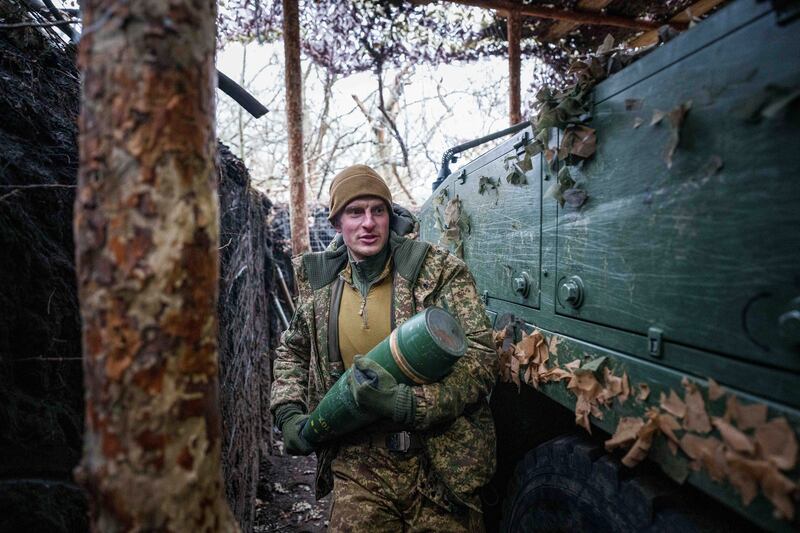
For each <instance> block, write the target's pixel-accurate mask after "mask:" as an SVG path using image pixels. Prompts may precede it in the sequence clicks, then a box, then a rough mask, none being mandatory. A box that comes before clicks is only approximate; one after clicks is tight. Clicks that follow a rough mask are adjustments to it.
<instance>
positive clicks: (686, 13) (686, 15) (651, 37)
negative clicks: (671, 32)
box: [627, 0, 727, 48]
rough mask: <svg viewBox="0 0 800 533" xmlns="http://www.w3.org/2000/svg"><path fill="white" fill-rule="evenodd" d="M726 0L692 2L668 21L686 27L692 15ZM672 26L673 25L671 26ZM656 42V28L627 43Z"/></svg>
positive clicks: (701, 12)
mask: <svg viewBox="0 0 800 533" xmlns="http://www.w3.org/2000/svg"><path fill="white" fill-rule="evenodd" d="M726 1H727V0H700V1H699V2H696V3H694V4H692V5H691V6H689V7H687V8H686V9H684V10H683V11H681V12H680V13H678V14H677V15H675V16H674V17H672V18H671V19H670V23H680V24H685V25H686V26H687V27H688V25H689V22H691V21H692V18H694V17H702V16H703V15H705V14H706V13H708V12H709V11H711V10H712V9H714V8H715V7H717V6H718V5H721V4H723V3H725V2H726ZM673 27H674V26H673ZM657 42H658V30H657V29H656V30H650V31H647V32H645V33H643V34H641V35H639V36H638V37H634V38H633V39H632V40H630V41H628V43H627V45H628V47H630V48H639V47H641V46H650V45H651V44H656V43H657Z"/></svg>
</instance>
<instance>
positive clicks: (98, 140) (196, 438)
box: [74, 0, 239, 532]
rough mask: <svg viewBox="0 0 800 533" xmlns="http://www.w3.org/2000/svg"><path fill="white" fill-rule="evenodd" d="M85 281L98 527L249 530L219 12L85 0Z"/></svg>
mask: <svg viewBox="0 0 800 533" xmlns="http://www.w3.org/2000/svg"><path fill="white" fill-rule="evenodd" d="M81 6H82V8H83V15H84V28H91V30H89V29H87V30H86V31H85V32H84V33H83V37H82V39H81V42H80V56H79V61H80V66H81V70H82V78H83V83H82V86H81V91H82V92H81V115H80V119H79V133H80V142H79V145H80V170H79V174H78V191H77V195H76V200H75V224H74V232H75V254H76V263H77V264H76V274H77V278H78V293H79V298H80V310H81V321H82V324H83V326H82V334H83V337H82V341H83V342H82V345H83V370H84V372H83V375H84V383H85V387H86V396H85V398H86V411H85V412H86V420H85V424H86V430H85V433H84V454H83V460H82V461H81V464H80V466H79V467H78V468H77V469H76V470H75V477H76V479H77V480H78V481H79V482H80V483H81V485H83V487H84V488H85V489H86V493H87V495H88V499H89V508H90V513H91V519H90V520H91V530H92V531H225V532H228V531H238V530H239V528H238V525H237V524H236V522H235V520H234V517H233V514H232V513H231V510H230V508H229V507H228V504H227V502H226V500H225V492H224V484H223V479H222V471H221V465H220V462H221V461H220V455H221V447H222V438H221V424H220V410H219V402H218V395H219V384H218V378H219V367H218V362H217V360H218V357H217V328H218V323H217V293H218V288H219V266H218V265H219V260H218V252H217V250H218V248H219V206H218V200H217V191H216V187H217V176H216V172H215V169H214V159H215V157H214V155H215V150H216V146H217V139H216V133H215V131H214V122H215V121H214V87H215V84H216V79H215V76H214V56H215V49H216V46H215V44H216V43H215V35H216V28H215V19H216V3H215V2H208V1H206V2H197V1H193V0H171V1H170V2H163V1H162V0H139V1H137V2H128V3H124V4H123V3H121V2H116V1H109V0H84V1H83V2H81Z"/></svg>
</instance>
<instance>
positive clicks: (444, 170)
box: [433, 120, 530, 191]
mask: <svg viewBox="0 0 800 533" xmlns="http://www.w3.org/2000/svg"><path fill="white" fill-rule="evenodd" d="M529 125H530V122H529V121H527V120H526V121H524V122H520V123H519V124H514V125H513V126H511V127H509V128H506V129H504V130H500V131H496V132H494V133H490V134H489V135H485V136H483V137H480V138H478V139H474V140H472V141H469V142H465V143H464V144H459V145H458V146H454V147H452V148H449V149H448V150H447V151H445V153H444V154H443V155H442V166H441V167H439V175H438V176H437V177H436V181H434V182H433V190H434V191H435V190H436V189H438V188H439V185H441V184H442V182H443V181H444V180H446V179H447V176H449V175H450V163H455V162H456V161H457V160H458V158H457V157H455V155H456V154H460V153H461V152H463V151H465V150H469V149H470V148H475V147H476V146H478V145H481V144H483V143H486V142H489V141H493V140H495V139H499V138H500V137H505V136H506V135H512V134H514V133H517V132H518V131H520V130H523V129H525V128H526V127H528V126H529Z"/></svg>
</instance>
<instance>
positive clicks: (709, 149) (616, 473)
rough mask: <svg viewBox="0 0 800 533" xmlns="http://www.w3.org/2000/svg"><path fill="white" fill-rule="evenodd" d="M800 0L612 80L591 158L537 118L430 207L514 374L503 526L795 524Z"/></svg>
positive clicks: (505, 405) (691, 37) (732, 18)
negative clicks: (473, 284)
mask: <svg viewBox="0 0 800 533" xmlns="http://www.w3.org/2000/svg"><path fill="white" fill-rule="evenodd" d="M797 15H798V4H797V3H792V2H788V3H785V2H772V3H770V2H757V1H755V0H739V1H736V2H733V3H732V4H730V5H728V6H726V7H724V8H722V9H721V10H720V11H718V12H717V13H715V14H714V15H713V16H711V17H709V18H708V19H707V20H705V21H703V22H701V23H699V24H697V25H696V26H695V27H694V28H692V29H690V30H689V31H687V32H686V33H684V34H682V35H680V36H678V37H677V38H675V39H673V40H671V41H670V42H668V43H666V44H665V45H663V46H661V47H659V48H657V49H655V50H653V51H652V52H651V53H649V54H648V55H646V56H644V57H642V58H641V59H639V60H638V61H636V62H634V63H632V64H631V65H630V66H628V67H626V68H624V69H622V70H621V71H619V72H618V73H616V74H614V75H612V76H610V77H608V78H607V79H605V80H604V81H602V82H601V83H599V84H597V85H596V86H595V87H594V89H593V92H592V95H591V97H592V99H591V103H590V105H589V115H588V116H587V117H584V120H583V121H582V124H583V125H584V126H586V127H589V128H592V129H594V134H595V138H596V150H595V151H594V153H593V154H591V156H589V157H586V158H585V159H582V160H581V161H580V162H579V164H570V163H575V160H574V159H575V158H572V161H570V159H571V155H570V153H569V147H567V150H566V153H565V152H563V150H564V144H565V142H567V141H565V136H566V134H565V131H566V130H565V129H558V128H555V129H552V130H548V135H541V131H537V130H536V127H535V124H530V123H529V124H527V125H522V126H519V127H517V128H513V129H511V130H510V131H513V136H512V137H510V138H509V140H507V141H506V142H504V143H503V144H501V145H499V146H497V147H494V148H492V149H490V150H488V151H487V152H485V153H484V154H483V155H481V156H479V157H477V158H476V159H474V160H473V161H471V162H469V163H467V164H465V165H463V166H462V167H461V168H459V169H457V170H456V171H454V172H449V170H446V171H445V172H444V176H442V178H443V180H440V183H437V184H436V185H435V190H434V192H433V195H432V196H431V197H430V198H429V199H428V201H427V202H426V203H425V205H424V206H423V207H422V209H421V212H420V221H421V230H420V236H421V238H422V239H424V240H428V241H430V242H434V243H441V244H446V245H448V246H449V247H450V248H451V249H452V250H454V251H456V252H457V253H458V254H460V255H461V256H462V257H463V259H464V261H465V262H466V263H467V264H468V265H469V267H470V269H471V271H472V273H473V274H474V276H475V278H476V281H477V285H478V288H479V291H481V292H482V295H483V298H484V301H485V303H486V306H487V313H488V314H489V318H490V321H491V322H492V325H493V327H494V329H495V331H496V335H497V339H496V340H497V343H498V347H499V352H500V354H501V360H502V364H503V369H502V372H503V374H504V376H505V380H506V381H509V383H504V384H502V385H501V386H499V387H498V388H497V389H496V390H495V391H494V393H493V395H492V398H491V403H492V406H493V411H494V413H495V417H496V422H497V428H498V461H499V467H498V475H497V479H496V480H495V482H496V483H495V486H496V488H497V493H498V494H497V499H498V500H499V501H498V503H497V505H496V506H494V509H495V510H498V509H502V527H503V529H505V530H509V531H528V530H534V529H548V530H549V529H553V530H617V531H620V530H649V529H670V528H672V529H675V528H680V529H682V528H684V527H689V526H691V525H694V526H695V527H699V528H705V527H707V526H709V523H711V525H714V524H716V525H718V526H719V525H720V524H722V522H721V521H724V520H726V519H727V520H729V521H731V522H733V523H734V524H736V525H742V524H747V525H748V526H750V527H758V528H764V529H767V530H774V531H789V530H795V529H797V528H798V518H797V515H798V514H800V513H798V508H797V502H798V499H797V483H798V480H799V479H800V469H798V463H797V433H798V431H800V411H798V408H800V380H799V379H798V377H800V183H798V177H800V176H799V175H798V172H799V171H798V169H800V23H799V22H798V20H797V19H798V17H797ZM540 130H541V128H540ZM585 131H588V130H585ZM506 133H507V132H506ZM574 140H575V139H572V140H571V141H570V142H573V141H574ZM584 140H586V139H584ZM478 142H480V141H478ZM537 142H539V143H542V142H546V144H540V145H539V146H538V147H537V146H535V143H537ZM470 144H473V145H474V144H477V142H473V143H470ZM532 147H533V148H532ZM559 148H561V149H562V153H561V154H560V155H559V152H558V151H559ZM456 151H457V150H456ZM453 154H454V151H450V152H448V153H447V154H446V155H445V160H446V162H450V161H451V156H453ZM445 168H446V167H445ZM564 168H567V172H568V175H567V173H566V172H563V169H564ZM537 332H538V333H537ZM503 335H505V338H503ZM576 423H578V425H576ZM579 425H584V426H585V427H584V429H581V428H580V427H579ZM589 431H591V435H590V434H589ZM612 435H614V437H613V438H610V436H612ZM604 444H605V446H604ZM615 448H616V449H615ZM642 459H643V460H642ZM621 460H622V462H621ZM623 462H624V463H625V464H629V465H631V466H632V468H629V467H627V466H624V465H623V464H622V463H623ZM492 504H493V502H491V501H488V500H487V508H488V509H489V511H490V512H492V509H493V506H492ZM729 510H733V511H735V512H728V511H729ZM497 512H498V513H499V512H500V511H497ZM564 524H568V525H567V526H565V525H564ZM687 524H688V526H687Z"/></svg>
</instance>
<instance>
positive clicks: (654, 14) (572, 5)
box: [219, 0, 724, 77]
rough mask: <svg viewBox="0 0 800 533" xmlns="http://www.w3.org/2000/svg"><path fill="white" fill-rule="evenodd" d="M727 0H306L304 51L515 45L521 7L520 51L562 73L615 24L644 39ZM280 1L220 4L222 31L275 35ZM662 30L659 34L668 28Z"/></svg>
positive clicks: (445, 56)
mask: <svg viewBox="0 0 800 533" xmlns="http://www.w3.org/2000/svg"><path fill="white" fill-rule="evenodd" d="M723 3H724V0H700V1H694V0H665V1H653V0H633V1H623V0H551V1H547V2H541V1H527V0H454V1H429V0H410V1H409V0H406V1H402V2H401V1H390V2H384V1H377V0H355V1H352V2H338V1H306V2H301V4H303V5H302V8H301V10H300V14H301V15H300V16H301V31H302V32H303V35H302V40H303V43H302V44H303V49H304V52H305V53H306V54H307V55H308V57H310V58H311V59H313V60H314V61H315V62H317V63H319V64H321V65H324V66H325V67H326V68H328V69H330V70H332V71H335V72H337V73H341V74H347V73H352V72H359V71H365V70H373V69H375V68H380V67H381V66H383V65H384V64H395V65H397V64H402V63H405V62H409V61H410V62H428V63H434V64H435V63H441V62H451V61H471V60H475V59H479V58H481V57H489V56H505V55H506V54H507V53H508V28H507V19H508V18H509V17H510V16H518V17H519V19H520V25H521V32H520V38H521V52H522V55H523V56H524V57H533V56H535V57H538V58H539V59H541V60H542V61H543V62H544V63H545V64H546V65H547V66H548V67H549V68H550V69H552V74H553V75H554V76H556V77H563V75H564V74H565V73H566V70H567V68H568V66H569V63H570V61H571V59H574V57H575V56H577V55H585V54H586V53H589V52H591V51H593V50H595V49H596V48H597V47H598V46H599V45H600V44H602V42H603V40H604V39H605V37H606V36H607V35H609V34H611V35H612V36H613V37H614V40H615V42H617V43H625V44H626V45H627V46H630V47H641V46H647V45H651V44H655V43H658V42H659V37H661V38H666V37H668V34H669V33H671V32H678V31H681V30H683V29H686V28H687V27H688V26H689V25H690V24H692V23H693V22H694V21H696V20H697V19H698V18H699V17H702V16H704V15H705V14H707V13H708V12H710V11H711V10H713V9H716V8H717V7H718V6H720V5H722V4H723ZM281 24H282V12H281V2H278V1H276V0H268V1H256V0H237V1H228V2H222V3H221V4H220V17H219V29H220V33H221V36H222V37H223V39H256V40H259V41H269V40H274V39H278V38H280V36H281ZM659 34H660V35H659Z"/></svg>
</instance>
